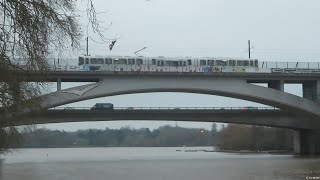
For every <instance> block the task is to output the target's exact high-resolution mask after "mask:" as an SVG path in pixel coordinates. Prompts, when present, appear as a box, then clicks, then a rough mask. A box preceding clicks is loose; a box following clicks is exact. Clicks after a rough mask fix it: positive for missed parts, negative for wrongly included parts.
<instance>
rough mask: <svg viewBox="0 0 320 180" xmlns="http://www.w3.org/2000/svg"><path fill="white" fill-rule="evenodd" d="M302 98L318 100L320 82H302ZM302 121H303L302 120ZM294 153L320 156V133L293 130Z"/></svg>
mask: <svg viewBox="0 0 320 180" xmlns="http://www.w3.org/2000/svg"><path fill="white" fill-rule="evenodd" d="M302 89H303V97H304V98H306V99H309V100H311V101H315V102H319V100H320V81H319V80H315V81H304V82H302ZM302 120H303V119H302ZM294 153H296V154H304V155H314V154H320V131H315V130H301V129H300V130H295V132H294Z"/></svg>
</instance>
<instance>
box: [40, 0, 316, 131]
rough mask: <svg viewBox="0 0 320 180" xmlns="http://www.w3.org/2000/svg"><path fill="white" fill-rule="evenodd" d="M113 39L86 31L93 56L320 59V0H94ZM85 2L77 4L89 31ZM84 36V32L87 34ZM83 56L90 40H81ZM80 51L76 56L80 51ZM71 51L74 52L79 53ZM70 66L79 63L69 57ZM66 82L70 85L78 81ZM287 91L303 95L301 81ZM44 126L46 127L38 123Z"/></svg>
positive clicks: (185, 99)
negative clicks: (249, 48)
mask: <svg viewBox="0 0 320 180" xmlns="http://www.w3.org/2000/svg"><path fill="white" fill-rule="evenodd" d="M93 2H94V5H95V7H96V10H97V12H104V13H100V14H99V15H98V18H99V20H100V21H101V25H102V26H104V27H109V30H108V31H105V32H103V33H104V35H105V36H106V37H107V38H110V39H112V38H115V37H116V38H119V39H118V41H117V42H116V44H115V46H114V49H113V50H112V52H110V51H109V50H108V44H107V43H104V42H101V41H100V40H99V38H98V36H97V35H95V34H93V33H92V31H91V30H90V28H89V30H88V34H89V36H90V37H92V38H93V39H94V40H95V41H97V42H94V41H92V40H90V42H89V44H90V45H89V53H90V54H91V55H133V52H135V51H137V50H139V49H141V48H143V47H147V48H146V50H144V51H142V52H141V53H140V54H141V55H143V56H193V57H199V56H213V57H244V58H245V57H247V54H248V52H247V41H248V40H249V39H250V40H251V42H252V44H253V49H252V57H253V58H257V59H259V61H302V62H307V61H316V62H318V61H319V62H320V58H319V55H320V51H319V50H320V44H319V37H320V36H319V32H320V11H319V7H320V1H318V0H268V1H267V0H93ZM83 11H85V4H80V5H79V14H80V15H81V17H80V18H79V20H80V22H81V24H82V28H81V29H82V31H83V33H84V35H85V34H86V32H87V28H86V24H87V20H86V18H85V17H84V13H83ZM85 36H86V35H85ZM81 45H82V50H81V51H80V53H82V54H84V53H85V50H84V49H85V46H84V45H85V40H84V38H83V41H82V42H81ZM74 56H76V55H74ZM74 56H73V57H74ZM68 63H69V64H72V63H76V61H70V62H68ZM76 85H79V84H76V83H65V84H63V87H64V88H67V87H72V86H76ZM285 91H287V92H290V93H293V94H296V95H298V96H301V94H302V90H301V85H286V86H285ZM97 102H111V103H113V104H114V105H115V106H154V107H157V106H211V107H212V106H263V105H259V104H255V103H252V102H247V101H242V100H237V99H231V98H225V97H217V96H208V95H200V94H185V93H149V94H132V95H121V96H114V97H108V98H100V99H95V100H89V101H84V102H79V103H74V104H70V105H67V106H86V107H90V106H93V105H94V104H95V103H97ZM164 124H170V125H174V124H175V122H155V121H139V122H137V121H136V122H130V121H120V122H85V123H61V124H50V125H44V127H47V128H50V129H64V130H72V131H73V130H77V129H79V128H80V129H84V128H102V129H104V128H106V127H109V128H120V127H122V126H128V125H129V126H131V127H134V128H140V127H148V128H157V127H158V126H160V125H164ZM178 124H179V125H180V126H184V127H197V128H199V127H202V128H206V129H210V126H211V123H198V122H197V123H186V122H179V123H178ZM39 127H42V126H39Z"/></svg>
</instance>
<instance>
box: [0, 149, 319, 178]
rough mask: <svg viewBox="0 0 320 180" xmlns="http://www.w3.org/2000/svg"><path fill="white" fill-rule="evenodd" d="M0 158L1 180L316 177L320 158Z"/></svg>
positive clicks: (117, 153)
mask: <svg viewBox="0 0 320 180" xmlns="http://www.w3.org/2000/svg"><path fill="white" fill-rule="evenodd" d="M177 149H182V151H176V150H177ZM186 149H187V150H190V149H207V150H212V148H211V147H198V148H196V147H193V148H186ZM2 158H4V161H3V163H2V170H1V171H2V173H1V179H4V180H18V179H23V180H39V179H48V180H64V179H68V180H69V179H70V180H88V179H90V180H95V179H98V180H99V179H119V180H126V179H128V180H162V179H172V180H175V179H177V180H178V179H181V180H200V179H210V180H213V179H217V180H229V179H240V180H251V179H254V180H267V179H268V180H269V179H279V180H280V179H288V180H289V179H290V180H291V179H294V180H296V179H297V180H300V179H308V178H309V177H316V178H317V177H319V178H320V157H298V156H293V155H270V154H238V153H218V152H203V151H198V152H184V150H183V148H57V149H19V150H16V151H14V152H12V153H10V154H7V155H5V156H2Z"/></svg>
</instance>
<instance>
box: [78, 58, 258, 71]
mask: <svg viewBox="0 0 320 180" xmlns="http://www.w3.org/2000/svg"><path fill="white" fill-rule="evenodd" d="M78 65H79V66H80V67H83V70H85V71H144V72H260V71H259V67H258V66H259V65H258V60H257V59H235V58H211V57H206V58H179V57H175V58H169V57H163V56H159V57H134V56H105V57H98V56H81V57H79V61H78Z"/></svg>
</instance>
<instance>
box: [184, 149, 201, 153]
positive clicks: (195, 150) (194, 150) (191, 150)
mask: <svg viewBox="0 0 320 180" xmlns="http://www.w3.org/2000/svg"><path fill="white" fill-rule="evenodd" d="M198 151H199V150H197V149H190V150H184V152H198Z"/></svg>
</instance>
